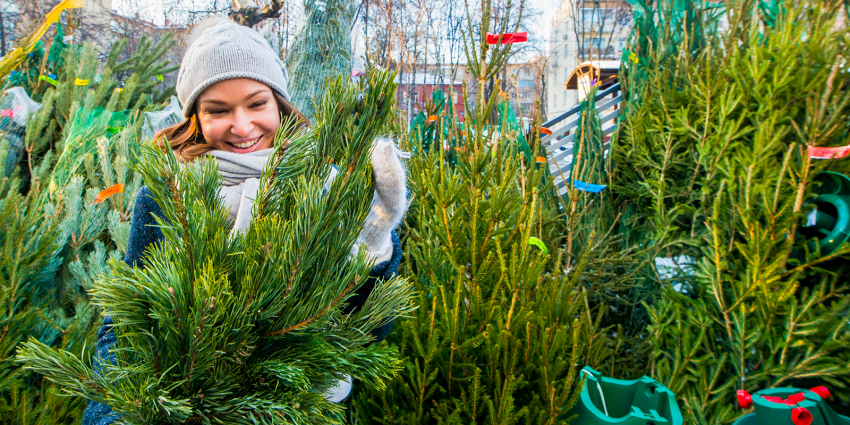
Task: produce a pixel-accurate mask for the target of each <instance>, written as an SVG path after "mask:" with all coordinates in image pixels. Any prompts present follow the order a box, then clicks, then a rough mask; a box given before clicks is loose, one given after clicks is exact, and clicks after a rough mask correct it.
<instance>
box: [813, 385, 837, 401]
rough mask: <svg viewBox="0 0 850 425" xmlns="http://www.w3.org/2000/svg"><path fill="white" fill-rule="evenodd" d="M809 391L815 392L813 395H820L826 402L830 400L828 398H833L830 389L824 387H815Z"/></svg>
mask: <svg viewBox="0 0 850 425" xmlns="http://www.w3.org/2000/svg"><path fill="white" fill-rule="evenodd" d="M809 391H811V392H813V393H815V394H817V395H819V396H820V398H822V399H824V400H826V399H828V398H830V397H832V393H830V392H829V388H827V387H824V386H820V387H814V388H812V389H811V390H809Z"/></svg>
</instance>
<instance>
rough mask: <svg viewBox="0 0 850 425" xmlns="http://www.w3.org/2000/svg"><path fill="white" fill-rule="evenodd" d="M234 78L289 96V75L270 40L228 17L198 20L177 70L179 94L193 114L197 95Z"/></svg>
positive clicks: (184, 113)
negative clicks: (257, 82)
mask: <svg viewBox="0 0 850 425" xmlns="http://www.w3.org/2000/svg"><path fill="white" fill-rule="evenodd" d="M231 78H250V79H252V80H257V81H259V82H261V83H264V84H266V85H268V86H269V87H271V88H272V89H273V90H274V91H276V92H278V93H279V94H280V95H281V96H283V97H284V98H286V100H289V99H290V97H289V91H287V83H288V81H289V75H288V74H287V72H286V67H284V66H283V62H282V61H281V60H280V57H278V55H277V53H275V51H274V50H272V48H271V46H269V43H268V41H266V39H265V38H263V37H262V36H261V35H260V34H258V33H257V32H256V31H254V30H253V29H251V28H248V27H243V26H241V25H239V24H237V23H235V22H233V21H231V20H230V19H227V18H221V17H220V18H210V19H207V20H205V21H204V22H201V23H200V24H198V26H196V27H195V30H194V31H193V32H192V35H191V37H190V40H189V48H188V49H187V50H186V54H185V55H184V56H183V63H182V64H181V65H180V72H179V73H178V74H177V97H178V98H179V99H180V103H182V104H183V116H185V117H186V118H189V115H190V114H191V113H192V107H193V106H194V105H195V99H197V98H198V95H200V94H201V92H203V91H204V89H206V88H207V87H209V86H211V85H213V84H215V83H217V82H219V81H223V80H229V79H231Z"/></svg>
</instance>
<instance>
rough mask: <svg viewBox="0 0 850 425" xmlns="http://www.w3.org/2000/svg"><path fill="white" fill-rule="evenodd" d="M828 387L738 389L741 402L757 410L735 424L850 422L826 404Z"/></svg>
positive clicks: (825, 424)
mask: <svg viewBox="0 0 850 425" xmlns="http://www.w3.org/2000/svg"><path fill="white" fill-rule="evenodd" d="M829 397H830V393H829V391H828V390H827V389H826V388H825V387H816V388H812V389H811V390H802V389H799V388H770V389H766V390H761V391H758V392H756V393H755V394H753V395H750V394H749V393H747V392H746V391H744V390H739V391H738V405H739V406H741V407H742V408H745V409H749V408H750V407H754V408H755V409H754V410H755V411H754V412H753V413H751V414H749V415H746V416H744V417H742V418H741V419H738V420H737V421H735V422H734V423H733V424H732V425H850V418H848V417H846V416H841V415H839V414H837V413H835V412H834V411H833V410H832V408H830V407H829V406H828V405H827V404H826V399H828V398H829Z"/></svg>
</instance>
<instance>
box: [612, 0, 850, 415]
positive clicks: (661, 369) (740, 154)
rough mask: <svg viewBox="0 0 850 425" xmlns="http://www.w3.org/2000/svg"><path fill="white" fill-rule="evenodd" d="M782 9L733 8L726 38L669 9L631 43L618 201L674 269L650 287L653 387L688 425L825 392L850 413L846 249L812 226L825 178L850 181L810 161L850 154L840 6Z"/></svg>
mask: <svg viewBox="0 0 850 425" xmlns="http://www.w3.org/2000/svg"><path fill="white" fill-rule="evenodd" d="M773 4H774V6H778V7H776V8H775V9H774V10H773V12H775V13H773V12H771V13H766V11H765V10H764V8H765V7H767V6H769V5H770V2H764V3H762V2H760V3H758V4H753V3H746V2H734V3H730V4H727V8H728V14H727V16H728V17H729V29H728V30H727V31H724V32H717V31H714V30H712V28H713V22H714V21H713V16H714V12H713V11H711V10H708V9H703V8H701V7H700V6H699V5H695V4H691V3H688V4H687V6H686V7H685V6H683V3H680V2H669V3H668V2H661V3H660V4H659V6H658V8H659V10H660V11H661V12H660V14H661V15H662V16H663V18H662V19H649V20H647V21H645V22H644V24H645V25H646V26H648V27H651V28H652V30H651V31H649V30H647V29H646V28H645V27H644V26H640V30H639V31H637V33H636V37H637V38H636V39H634V40H632V42H631V46H632V48H633V49H634V50H635V51H638V53H640V55H639V57H636V58H635V59H634V60H630V61H629V63H628V65H627V66H628V73H627V75H628V77H629V78H628V79H627V82H628V84H629V93H628V97H629V104H628V113H627V114H626V115H625V118H624V119H623V120H622V121H621V124H620V125H621V133H620V135H619V137H618V139H617V142H616V143H615V146H614V148H613V153H612V156H613V169H612V174H613V177H612V184H613V186H612V188H613V190H614V192H615V196H614V199H613V200H614V202H615V204H616V205H617V208H619V209H621V211H629V212H630V214H629V220H628V223H627V225H626V226H624V227H627V228H628V232H629V233H630V235H631V236H630V240H631V241H632V243H635V244H638V243H639V244H642V245H643V246H645V247H648V248H649V249H650V250H649V252H650V255H649V258H653V257H669V258H672V259H676V260H677V262H678V264H679V267H678V268H677V270H675V271H674V272H673V273H671V274H670V275H668V276H664V273H660V272H659V270H657V268H656V269H655V270H651V273H646V274H645V276H644V277H645V279H646V280H647V281H648V282H652V283H653V284H654V285H657V286H658V287H659V288H660V292H659V297H658V299H657V301H655V302H652V303H650V304H648V308H647V312H648V314H649V318H650V326H649V327H648V328H647V329H646V332H645V333H644V334H643V335H645V338H644V340H645V341H646V343H647V344H648V345H649V347H648V348H649V349H650V350H651V352H650V355H649V357H648V362H649V368H648V370H646V371H645V372H644V373H649V374H650V375H651V376H652V377H654V378H656V379H658V380H659V381H660V382H661V383H662V384H664V385H665V386H667V387H668V388H670V389H671V390H672V391H673V392H674V393H675V394H676V395H677V397H678V399H679V406H680V407H681V408H682V410H683V413H684V414H685V416H686V422H687V423H694V424H703V423H705V424H709V423H710V424H727V423H731V422H732V421H734V420H735V419H737V418H739V417H741V416H742V415H744V414H746V413H749V412H748V411H746V410H744V409H741V408H740V407H738V406H737V404H736V402H735V392H736V390H747V391H749V392H754V391H756V390H759V389H762V388H768V387H799V388H809V387H813V386H816V385H827V386H828V387H831V388H832V390H833V391H832V393H833V394H835V395H836V396H837V400H835V401H834V402H833V403H832V405H833V406H834V407H838V410H839V411H840V410H844V411H846V409H847V402H848V394H850V392H848V391H847V388H848V385H850V350H848V347H850V332H848V328H847V318H846V314H847V311H848V309H849V308H850V297H848V295H850V286H848V284H847V279H846V276H847V273H848V270H847V265H846V264H847V261H846V260H847V259H848V255H850V247H848V246H847V245H846V244H845V245H843V246H840V247H838V248H837V249H835V250H832V251H831V252H827V251H826V250H822V249H821V248H820V245H819V244H817V243H814V242H813V240H812V237H813V236H814V235H813V234H811V233H807V230H806V228H805V227H804V226H805V224H806V223H807V217H808V216H809V215H810V214H812V211H813V208H814V206H815V204H816V200H817V199H818V194H819V193H822V192H821V190H822V189H823V188H824V186H822V183H821V181H819V179H818V177H817V176H818V175H819V174H820V173H821V172H823V171H834V172H838V173H842V174H844V175H848V172H850V168H848V161H847V160H846V159H832V160H829V159H813V158H812V157H811V156H810V155H809V154H808V153H807V149H808V148H810V147H824V146H844V145H847V139H846V135H847V132H848V128H850V123H848V118H847V117H848V116H850V109H848V108H850V93H848V92H847V91H846V90H844V89H843V88H844V87H846V85H847V84H848V80H847V79H848V77H847V73H846V65H845V61H844V58H847V57H848V53H850V52H848V50H847V49H848V45H847V43H846V40H847V36H848V31H847V28H846V26H845V27H842V26H835V25H834V24H835V21H836V19H838V15H839V10H840V6H841V5H840V3H839V2H831V1H815V2H810V3H806V4H794V5H791V4H788V3H783V2H777V3H773ZM684 9H687V10H691V11H693V12H694V13H692V14H688V13H684V12H685V11H686V10H684ZM685 15H688V16H691V17H692V18H693V19H691V20H689V21H688V22H689V23H693V27H692V28H696V29H699V31H696V32H693V33H689V36H688V37H684V36H683V35H682V34H681V32H680V30H681V28H680V27H677V26H676V22H677V21H676V19H673V18H674V17H678V19H680V20H681V19H684V18H683V16H685ZM695 21H696V22H695ZM671 34H678V35H677V36H678V37H679V39H678V41H676V42H674V41H672V39H671ZM653 37H654V38H653ZM697 39H702V40H703V41H704V42H703V43H701V45H700V46H699V48H694V44H693V42H694V40H697ZM641 49H643V50H641ZM683 260H684V261H683ZM614 368H615V370H616V369H617V365H614ZM628 372H629V373H636V371H634V370H631V371H628ZM842 406H843V407H842Z"/></svg>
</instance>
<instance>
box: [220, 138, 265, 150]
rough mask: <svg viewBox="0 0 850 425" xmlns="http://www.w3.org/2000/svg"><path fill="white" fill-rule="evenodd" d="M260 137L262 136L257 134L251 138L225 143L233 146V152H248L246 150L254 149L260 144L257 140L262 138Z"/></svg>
mask: <svg viewBox="0 0 850 425" xmlns="http://www.w3.org/2000/svg"><path fill="white" fill-rule="evenodd" d="M262 138H263V136H257V137H255V138H253V139H247V140H244V139H243V140H237V141H234V142H227V143H229V144H230V145H231V146H233V152H236V153H248V152H253V151H255V150H256V148H257V147H258V146H260V143H259V142H260V139H262Z"/></svg>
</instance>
